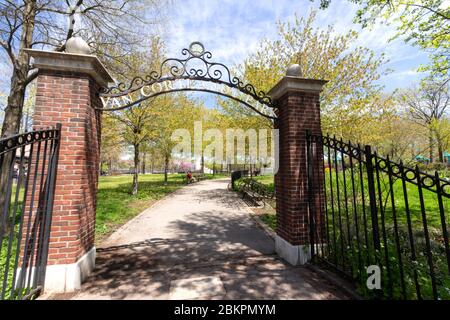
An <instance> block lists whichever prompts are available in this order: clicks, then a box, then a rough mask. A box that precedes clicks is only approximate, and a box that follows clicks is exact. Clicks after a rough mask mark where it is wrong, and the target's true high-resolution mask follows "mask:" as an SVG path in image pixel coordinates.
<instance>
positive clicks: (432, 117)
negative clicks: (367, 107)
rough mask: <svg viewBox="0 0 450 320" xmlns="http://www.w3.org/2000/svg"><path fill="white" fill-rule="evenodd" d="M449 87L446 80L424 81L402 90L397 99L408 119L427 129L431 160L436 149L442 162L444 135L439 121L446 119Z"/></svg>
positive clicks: (448, 104)
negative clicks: (404, 109)
mask: <svg viewBox="0 0 450 320" xmlns="http://www.w3.org/2000/svg"><path fill="white" fill-rule="evenodd" d="M449 93H450V88H449V84H448V82H447V81H444V82H438V81H432V80H429V81H424V82H422V83H421V84H420V86H419V87H413V88H410V89H407V90H403V91H401V92H400V93H399V100H400V102H401V103H402V104H403V105H404V107H405V108H406V111H407V113H408V114H409V117H410V119H411V120H412V121H413V122H415V123H417V124H418V125H420V126H422V127H424V128H426V129H427V130H428V141H429V143H428V147H429V150H428V151H429V157H430V159H431V161H433V159H434V155H435V151H434V150H435V145H437V149H438V159H439V161H440V162H443V151H444V140H443V139H444V135H443V134H442V130H443V128H444V127H443V125H442V124H441V121H443V120H444V119H448V114H449V113H448V112H449V108H450V94H449Z"/></svg>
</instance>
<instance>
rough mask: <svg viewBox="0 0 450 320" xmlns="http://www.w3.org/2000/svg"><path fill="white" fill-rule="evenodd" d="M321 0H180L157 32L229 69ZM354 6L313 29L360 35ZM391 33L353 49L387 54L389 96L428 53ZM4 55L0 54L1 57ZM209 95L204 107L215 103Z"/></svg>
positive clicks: (327, 13)
mask: <svg viewBox="0 0 450 320" xmlns="http://www.w3.org/2000/svg"><path fill="white" fill-rule="evenodd" d="M318 6H319V1H318V0H316V1H314V2H311V1H309V0H277V1H271V0H254V1H248V0H239V1H238V0H221V1H216V0H184V1H173V5H172V7H171V8H169V9H168V13H167V15H168V19H167V23H166V24H165V25H164V26H163V27H162V28H161V29H160V32H161V33H162V35H163V38H164V39H165V40H166V43H167V46H168V55H169V56H172V57H178V56H180V51H181V49H182V48H185V47H187V46H188V45H189V44H190V43H191V42H193V41H201V42H202V43H204V44H205V46H206V49H207V50H209V51H211V52H212V53H213V59H214V60H215V61H220V62H224V63H225V64H227V65H229V66H233V65H235V64H238V63H240V62H242V61H243V59H244V58H245V57H247V56H248V55H249V54H250V53H251V52H254V51H255V50H256V49H257V47H258V44H259V43H260V41H261V39H263V38H268V39H275V38H276V37H277V29H276V22H277V21H278V20H281V21H292V20H293V18H294V15H295V14H297V15H298V16H307V15H308V14H309V11H310V10H311V9H313V8H315V9H318ZM356 9H357V7H356V6H355V5H353V4H351V3H349V1H347V0H334V1H332V4H331V6H330V7H329V8H328V9H327V10H319V11H318V14H317V26H319V27H323V28H326V27H327V26H328V25H329V24H331V25H334V26H335V30H336V33H346V32H348V30H350V29H353V30H357V31H361V29H360V27H359V26H358V25H355V24H353V22H352V19H353V17H354V13H355V11H356ZM394 33H395V28H394V27H393V26H385V25H381V24H380V25H376V26H375V27H374V28H373V29H371V30H362V31H361V33H360V37H359V40H358V41H357V42H356V43H355V45H361V46H365V47H368V48H370V49H372V50H374V51H375V52H376V53H377V54H381V53H383V52H384V53H385V55H386V56H387V58H388V59H390V62H389V63H388V64H387V65H386V67H388V68H390V69H392V70H393V72H392V73H391V74H390V75H388V76H384V77H383V78H382V79H381V80H380V82H381V84H383V85H384V86H385V88H386V89H385V90H386V91H387V92H391V91H392V90H394V89H396V88H403V87H407V86H410V85H411V84H413V83H414V82H417V81H418V80H419V79H420V77H421V76H423V74H421V73H418V72H417V71H416V70H417V67H418V66H419V65H420V64H421V63H426V62H427V60H428V58H427V55H426V53H424V52H422V51H420V50H419V49H417V48H415V47H412V46H410V45H407V44H405V43H404V41H403V40H402V39H396V40H395V41H391V42H389V41H388V40H389V38H390V37H391V36H392V35H393V34H394ZM4 57H5V56H4V55H3V58H4ZM6 63H7V62H6V60H4V59H0V88H1V89H2V91H3V92H7V90H8V87H9V81H10V80H9V77H10V68H9V67H8V66H7V64H6ZM213 101H214V100H213V99H212V98H211V97H209V96H208V99H207V102H208V104H210V103H213Z"/></svg>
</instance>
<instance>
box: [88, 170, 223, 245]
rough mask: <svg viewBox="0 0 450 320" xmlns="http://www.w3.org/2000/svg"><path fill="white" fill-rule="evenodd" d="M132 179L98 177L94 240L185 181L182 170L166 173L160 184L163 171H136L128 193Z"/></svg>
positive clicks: (207, 175) (210, 177)
mask: <svg viewBox="0 0 450 320" xmlns="http://www.w3.org/2000/svg"><path fill="white" fill-rule="evenodd" d="M206 177H207V178H208V179H212V178H220V177H224V176H220V175H216V176H215V177H213V175H212V174H206ZM132 179H133V177H132V175H120V176H102V177H100V180H99V185H98V194H97V219H96V228H95V238H96V242H97V243H99V242H101V241H102V240H103V239H105V237H107V236H108V235H109V234H111V233H112V232H113V231H114V230H116V229H117V228H118V227H120V226H121V225H123V224H124V223H125V222H127V221H128V220H130V219H131V218H133V217H135V216H136V215H137V214H139V213H140V212H142V211H143V210H144V209H146V208H148V207H149V206H150V205H152V204H153V203H154V202H155V201H157V200H159V199H161V198H163V197H164V196H166V195H167V194H169V193H171V192H173V191H175V190H177V189H179V188H181V187H183V186H185V185H186V183H185V180H184V179H185V175H184V174H170V175H169V178H168V183H167V185H166V184H164V175H163V174H145V175H139V189H138V190H139V191H138V194H137V195H134V196H132V195H130V190H131V184H132Z"/></svg>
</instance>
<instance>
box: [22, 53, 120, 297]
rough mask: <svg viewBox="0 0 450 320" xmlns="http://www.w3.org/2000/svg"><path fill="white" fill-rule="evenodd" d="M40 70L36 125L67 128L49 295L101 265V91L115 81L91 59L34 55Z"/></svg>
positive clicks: (56, 204)
mask: <svg viewBox="0 0 450 320" xmlns="http://www.w3.org/2000/svg"><path fill="white" fill-rule="evenodd" d="M28 53H29V54H30V55H31V56H32V57H33V58H34V67H37V68H38V69H39V76H38V78H37V92H36V103H35V112H34V116H33V126H34V128H35V129H38V128H42V127H49V126H55V124H56V123H61V125H62V129H61V144H60V156H59V164H58V173H57V180H56V188H55V198H54V207H53V219H52V225H51V233H50V246H49V256H48V266H47V271H46V280H45V290H46V291H54V292H69V291H73V290H75V289H77V288H79V287H80V285H81V282H82V281H83V280H84V278H85V277H86V276H87V275H89V273H90V272H91V271H92V269H93V268H94V265H95V247H94V231H95V210H96V193H97V182H98V171H99V162H100V131H101V112H99V111H98V110H95V108H96V107H101V106H102V103H101V100H100V99H99V97H98V95H97V91H98V89H99V88H100V86H104V85H107V84H108V82H111V81H112V78H111V77H110V76H109V74H108V72H107V71H106V70H105V68H104V67H103V65H102V64H101V63H100V61H99V60H98V59H97V58H96V57H95V56H91V55H83V54H70V53H60V52H47V51H35V50H28Z"/></svg>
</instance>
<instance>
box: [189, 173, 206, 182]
mask: <svg viewBox="0 0 450 320" xmlns="http://www.w3.org/2000/svg"><path fill="white" fill-rule="evenodd" d="M192 177H193V178H194V179H195V180H196V181H202V180H205V179H206V176H205V174H204V173H194V174H193V175H192Z"/></svg>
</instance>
